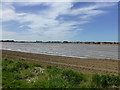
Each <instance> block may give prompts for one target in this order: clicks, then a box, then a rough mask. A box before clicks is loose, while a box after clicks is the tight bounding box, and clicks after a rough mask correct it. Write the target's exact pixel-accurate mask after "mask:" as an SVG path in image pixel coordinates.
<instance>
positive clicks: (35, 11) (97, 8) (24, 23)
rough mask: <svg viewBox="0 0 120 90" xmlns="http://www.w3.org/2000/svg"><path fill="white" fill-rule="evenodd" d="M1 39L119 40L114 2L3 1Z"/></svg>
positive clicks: (0, 19)
mask: <svg viewBox="0 0 120 90" xmlns="http://www.w3.org/2000/svg"><path fill="white" fill-rule="evenodd" d="M0 12H2V16H0V22H1V27H2V33H1V34H2V35H1V36H2V39H12V40H29V41H34V40H39V41H64V40H68V41H118V5H117V2H29V3H28V2H2V7H1V8H0Z"/></svg>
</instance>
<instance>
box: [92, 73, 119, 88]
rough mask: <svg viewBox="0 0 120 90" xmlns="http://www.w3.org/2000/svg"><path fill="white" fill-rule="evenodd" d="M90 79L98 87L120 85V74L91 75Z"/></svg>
mask: <svg viewBox="0 0 120 90" xmlns="http://www.w3.org/2000/svg"><path fill="white" fill-rule="evenodd" d="M92 81H93V83H94V84H96V85H97V86H98V87H103V88H107V87H113V86H115V87H118V86H120V76H115V75H93V77H92Z"/></svg>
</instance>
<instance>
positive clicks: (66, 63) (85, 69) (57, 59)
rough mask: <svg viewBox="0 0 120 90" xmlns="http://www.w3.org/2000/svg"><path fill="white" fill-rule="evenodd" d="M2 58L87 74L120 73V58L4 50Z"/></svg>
mask: <svg viewBox="0 0 120 90" xmlns="http://www.w3.org/2000/svg"><path fill="white" fill-rule="evenodd" d="M1 57H2V58H9V59H13V60H19V59H20V60H21V59H22V60H25V61H30V62H37V63H40V64H41V65H43V66H48V65H52V66H58V67H62V68H69V69H73V70H75V71H78V72H81V73H85V74H96V73H98V74H116V75H117V74H119V64H120V60H111V59H85V58H84V59H83V58H73V57H64V56H53V55H43V54H34V53H25V52H18V51H9V50H2V56H1Z"/></svg>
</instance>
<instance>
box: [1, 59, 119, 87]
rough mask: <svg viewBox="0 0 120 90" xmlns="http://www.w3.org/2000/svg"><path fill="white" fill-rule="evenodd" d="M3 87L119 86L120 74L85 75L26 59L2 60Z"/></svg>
mask: <svg viewBox="0 0 120 90" xmlns="http://www.w3.org/2000/svg"><path fill="white" fill-rule="evenodd" d="M2 61H3V62H2V70H3V72H2V74H3V76H2V87H3V88H118V87H120V76H115V75H98V74H96V75H85V74H82V73H79V72H75V71H73V70H70V69H62V68H58V67H54V66H47V67H43V66H41V65H40V64H36V63H28V62H25V61H24V60H14V61H13V60H9V59H3V60H2Z"/></svg>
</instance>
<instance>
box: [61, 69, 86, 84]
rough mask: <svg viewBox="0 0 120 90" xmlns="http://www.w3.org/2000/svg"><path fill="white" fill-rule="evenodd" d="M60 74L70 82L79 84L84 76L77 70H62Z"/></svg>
mask: <svg viewBox="0 0 120 90" xmlns="http://www.w3.org/2000/svg"><path fill="white" fill-rule="evenodd" d="M62 76H63V77H64V79H65V80H67V81H68V82H69V83H71V84H75V85H76V84H80V82H82V81H84V80H85V76H84V75H83V74H80V73H78V72H74V71H73V70H69V69H68V70H64V71H63V72H62Z"/></svg>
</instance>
